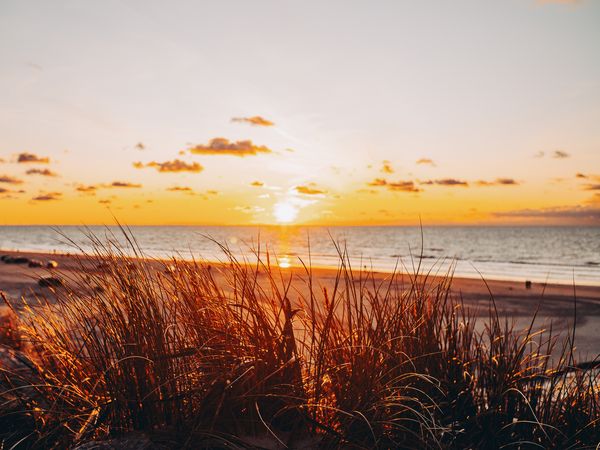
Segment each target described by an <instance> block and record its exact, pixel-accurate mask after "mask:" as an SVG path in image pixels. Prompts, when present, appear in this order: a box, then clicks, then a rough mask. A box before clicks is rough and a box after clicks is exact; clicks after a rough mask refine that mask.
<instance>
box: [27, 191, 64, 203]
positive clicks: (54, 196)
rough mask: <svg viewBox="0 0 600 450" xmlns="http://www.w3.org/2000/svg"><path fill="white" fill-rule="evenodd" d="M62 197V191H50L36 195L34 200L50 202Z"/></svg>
mask: <svg viewBox="0 0 600 450" xmlns="http://www.w3.org/2000/svg"><path fill="white" fill-rule="evenodd" d="M61 198H62V192H48V193H46V194H40V195H38V196H36V197H33V198H32V200H35V201H38V202H48V201H53V200H60V199H61Z"/></svg>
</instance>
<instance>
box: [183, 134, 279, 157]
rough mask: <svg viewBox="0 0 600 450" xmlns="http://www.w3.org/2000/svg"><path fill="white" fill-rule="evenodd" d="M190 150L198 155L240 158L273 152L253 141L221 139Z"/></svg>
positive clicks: (212, 140)
mask: <svg viewBox="0 0 600 450" xmlns="http://www.w3.org/2000/svg"><path fill="white" fill-rule="evenodd" d="M188 150H189V151H190V153H194V154H196V155H232V156H240V157H243V156H254V155H257V154H258V153H272V152H273V151H272V150H271V149H269V148H268V147H265V146H264V145H260V146H259V145H254V144H253V143H252V141H251V140H244V141H236V142H233V141H229V139H225V138H221V137H218V138H214V139H211V140H210V142H209V143H208V144H207V145H204V144H199V145H195V146H194V147H190V148H189V149H188Z"/></svg>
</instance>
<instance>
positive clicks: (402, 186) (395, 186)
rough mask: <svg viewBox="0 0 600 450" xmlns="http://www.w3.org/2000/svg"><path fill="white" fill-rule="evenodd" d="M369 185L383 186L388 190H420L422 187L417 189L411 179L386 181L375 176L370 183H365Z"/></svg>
mask: <svg viewBox="0 0 600 450" xmlns="http://www.w3.org/2000/svg"><path fill="white" fill-rule="evenodd" d="M367 184H368V185H369V186H373V187H385V188H386V189H388V190H389V191H400V192H421V191H422V189H419V188H418V187H417V186H416V185H415V182H414V181H412V180H399V181H387V180H385V179H383V178H375V179H374V180H373V181H371V182H370V183H367Z"/></svg>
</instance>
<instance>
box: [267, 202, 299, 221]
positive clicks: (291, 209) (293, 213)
mask: <svg viewBox="0 0 600 450" xmlns="http://www.w3.org/2000/svg"><path fill="white" fill-rule="evenodd" d="M273 216H275V220H276V221H277V223H281V224H285V223H292V222H293V221H294V220H295V219H296V217H297V216H298V208H297V207H296V206H294V205H292V204H291V203H289V202H287V201H283V202H279V203H276V204H275V206H273Z"/></svg>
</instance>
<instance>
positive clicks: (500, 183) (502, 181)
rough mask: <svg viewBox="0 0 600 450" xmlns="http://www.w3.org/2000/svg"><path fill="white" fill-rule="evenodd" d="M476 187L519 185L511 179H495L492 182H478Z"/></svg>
mask: <svg viewBox="0 0 600 450" xmlns="http://www.w3.org/2000/svg"><path fill="white" fill-rule="evenodd" d="M475 184H476V185H477V186H517V185H519V184H520V183H519V182H518V181H516V180H514V179H512V178H496V179H495V180H494V181H485V180H478V181H476V182H475Z"/></svg>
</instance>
